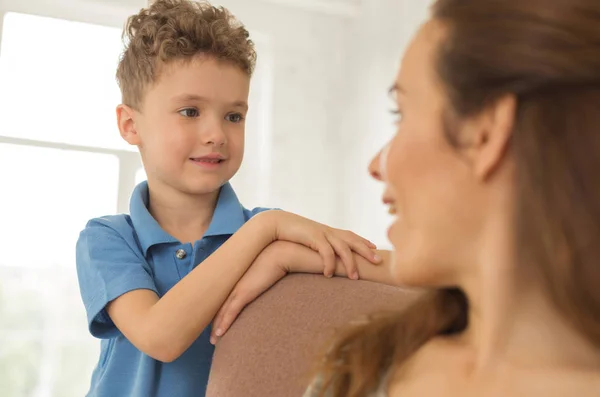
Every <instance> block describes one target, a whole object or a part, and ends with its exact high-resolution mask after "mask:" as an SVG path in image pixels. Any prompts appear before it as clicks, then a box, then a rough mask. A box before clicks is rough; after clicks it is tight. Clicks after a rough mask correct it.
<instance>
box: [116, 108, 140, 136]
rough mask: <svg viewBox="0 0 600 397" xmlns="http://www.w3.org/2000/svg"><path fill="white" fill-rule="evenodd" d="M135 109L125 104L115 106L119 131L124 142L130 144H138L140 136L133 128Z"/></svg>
mask: <svg viewBox="0 0 600 397" xmlns="http://www.w3.org/2000/svg"><path fill="white" fill-rule="evenodd" d="M134 117H135V110H133V108H131V107H130V106H127V105H123V104H121V105H119V106H117V124H118V126H119V132H120V134H121V137H122V138H123V139H124V140H125V142H127V143H129V144H130V145H135V146H139V144H140V143H141V140H140V136H139V134H138V132H137V130H136V128H135V119H134Z"/></svg>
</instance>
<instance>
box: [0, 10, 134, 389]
mask: <svg viewBox="0 0 600 397" xmlns="http://www.w3.org/2000/svg"><path fill="white" fill-rule="evenodd" d="M39 32H43V35H42V36H41V35H40V33H39ZM120 34H121V33H120V29H117V28H109V27H104V26H96V25H90V24H84V23H77V22H70V21H64V20H59V19H52V18H45V17H38V16H32V15H24V14H16V13H8V14H6V16H5V17H4V23H3V31H2V46H1V48H0V169H1V170H2V171H0V187H1V188H0V189H1V191H2V194H1V196H0V197H1V198H0V203H1V204H0V220H1V221H0V247H1V249H0V341H1V343H0V395H2V396H11V397H71V396H72V397H81V396H83V395H84V394H85V392H86V391H87V388H88V386H89V382H90V375H91V371H92V370H93V367H94V365H95V364H96V361H97V359H98V351H99V342H98V341H97V340H95V339H94V338H92V337H91V336H90V335H89V333H88V332H87V329H86V320H85V312H84V309H83V304H82V303H81V298H80V296H79V290H78V286H77V276H76V272H75V242H76V240H77V237H78V233H79V231H80V230H81V229H82V228H83V227H84V226H85V223H86V221H87V220H88V219H90V218H92V217H95V216H100V215H105V214H111V213H116V212H117V210H127V208H126V207H125V208H123V205H122V203H123V202H125V203H126V201H123V200H121V199H120V197H123V196H129V192H130V190H131V189H132V187H133V184H134V180H135V178H136V172H137V171H138V169H139V162H138V159H137V156H138V155H137V154H136V153H134V152H132V151H131V148H128V147H127V146H125V144H124V143H121V138H120V137H119V134H118V131H117V129H116V121H115V112H114V108H115V106H116V104H117V103H118V102H119V100H120V94H119V90H118V87H117V84H116V81H115V77H114V75H115V69H116V65H117V62H118V57H119V53H120V51H121V37H120Z"/></svg>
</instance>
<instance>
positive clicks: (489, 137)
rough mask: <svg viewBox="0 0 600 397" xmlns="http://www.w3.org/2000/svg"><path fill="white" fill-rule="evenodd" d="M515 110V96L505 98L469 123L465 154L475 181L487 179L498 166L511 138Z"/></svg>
mask: <svg viewBox="0 0 600 397" xmlns="http://www.w3.org/2000/svg"><path fill="white" fill-rule="evenodd" d="M516 108H517V99H516V97H515V96H514V95H512V94H511V95H505V96H503V97H501V98H500V99H498V100H497V101H496V102H494V103H493V104H492V105H490V106H489V107H488V108H486V109H485V110H484V111H483V112H482V113H481V114H480V115H479V116H477V117H476V118H475V119H474V120H473V121H472V123H471V122H469V123H468V124H470V125H469V126H468V127H467V128H468V129H469V130H470V131H469V135H470V139H469V141H470V142H469V145H468V148H467V152H468V154H469V157H470V161H471V164H472V165H473V171H474V172H475V175H476V177H477V178H479V179H487V178H488V177H489V176H490V175H491V174H492V173H493V172H494V170H495V169H496V168H497V167H498V166H499V165H500V163H501V161H502V159H503V157H504V155H505V153H506V151H507V150H508V146H509V143H510V139H511V136H512V132H513V127H514V122H515V115H516Z"/></svg>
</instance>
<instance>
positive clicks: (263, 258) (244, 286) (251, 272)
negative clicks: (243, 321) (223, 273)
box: [210, 242, 306, 344]
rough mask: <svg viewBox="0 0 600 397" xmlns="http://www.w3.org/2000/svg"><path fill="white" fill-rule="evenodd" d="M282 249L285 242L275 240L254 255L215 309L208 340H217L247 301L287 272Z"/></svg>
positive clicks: (257, 295)
mask: <svg viewBox="0 0 600 397" xmlns="http://www.w3.org/2000/svg"><path fill="white" fill-rule="evenodd" d="M284 249H285V245H280V244H278V243H277V242H275V243H272V244H271V245H269V246H268V247H267V248H265V249H264V250H263V251H262V252H261V254H260V255H259V256H258V257H257V258H256V260H255V261H254V263H253V264H252V266H250V268H249V269H248V271H246V273H245V274H244V276H243V277H242V278H241V279H240V281H239V282H238V283H237V284H236V286H235V288H234V289H233V291H231V294H229V297H228V298H227V300H226V301H225V303H223V306H221V309H219V311H218V312H217V314H216V316H215V318H214V320H213V327H212V332H211V335H210V343H212V344H215V343H216V342H217V339H218V338H220V337H221V336H223V335H224V334H225V332H226V331H227V330H228V329H229V327H230V326H231V324H233V322H234V321H235V319H236V318H237V316H238V315H239V314H240V312H241V311H242V309H244V307H246V305H247V304H248V303H250V302H252V301H253V300H255V299H256V298H258V297H259V296H260V295H261V294H262V293H263V292H265V291H266V290H268V289H269V288H271V287H272V286H273V285H274V284H275V283H276V282H277V281H279V280H281V279H282V278H283V277H284V276H285V275H286V274H287V273H288V271H287V269H286V265H285V262H284V261H283V260H282V259H283V258H285V252H283V250H284ZM305 249H306V248H305Z"/></svg>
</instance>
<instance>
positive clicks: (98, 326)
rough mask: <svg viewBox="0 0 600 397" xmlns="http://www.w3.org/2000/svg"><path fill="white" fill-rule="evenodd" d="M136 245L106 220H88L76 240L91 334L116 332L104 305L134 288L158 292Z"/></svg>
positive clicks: (110, 334)
mask: <svg viewBox="0 0 600 397" xmlns="http://www.w3.org/2000/svg"><path fill="white" fill-rule="evenodd" d="M136 250H137V251H139V249H137V248H136V246H135V244H131V242H128V241H126V240H125V238H123V235H122V234H121V233H119V232H118V231H117V229H115V228H114V227H111V225H110V224H109V223H108V222H103V221H102V220H101V219H98V220H91V221H90V222H88V224H87V226H86V227H85V229H84V230H83V231H82V232H81V233H80V235H79V239H78V240H77V248H76V263H77V277H78V280H79V290H80V293H81V297H82V299H83V304H84V306H85V310H86V312H87V321H88V327H89V330H90V333H91V334H92V335H93V336H95V337H97V338H111V337H113V336H116V335H118V334H119V330H118V329H117V328H116V327H115V325H114V323H113V322H112V321H111V319H110V317H109V316H108V314H107V312H106V309H105V307H106V305H107V304H108V303H109V302H111V301H113V300H114V299H116V298H118V297H119V296H121V295H123V294H125V293H127V292H129V291H133V290H137V289H148V290H151V291H154V292H157V289H156V285H155V283H154V279H153V277H152V273H151V270H150V267H149V266H148V264H147V263H146V261H145V260H144V258H143V256H142V255H141V252H136Z"/></svg>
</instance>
